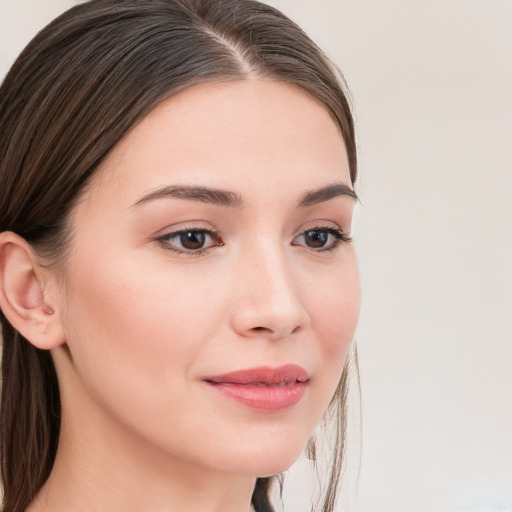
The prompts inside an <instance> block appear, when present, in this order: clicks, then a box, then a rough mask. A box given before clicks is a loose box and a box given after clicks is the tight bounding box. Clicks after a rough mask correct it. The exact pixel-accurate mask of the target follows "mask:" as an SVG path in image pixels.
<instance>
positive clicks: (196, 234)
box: [157, 229, 223, 255]
mask: <svg viewBox="0 0 512 512" xmlns="http://www.w3.org/2000/svg"><path fill="white" fill-rule="evenodd" d="M157 240H158V242H159V244H160V245H161V246H162V247H163V248H164V249H166V250H169V251H172V252H177V253H183V254H191V255H192V254H201V253H202V252H204V251H207V250H208V249H210V248H211V247H215V246H220V245H223V243H222V240H221V239H220V237H219V235H218V233H216V232H214V231H210V230H207V229H186V230H180V231H175V232H173V233H167V234H166V235H164V236H162V237H160V238H158V239H157Z"/></svg>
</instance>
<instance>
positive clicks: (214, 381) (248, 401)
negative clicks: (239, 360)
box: [203, 364, 309, 412]
mask: <svg viewBox="0 0 512 512" xmlns="http://www.w3.org/2000/svg"><path fill="white" fill-rule="evenodd" d="M203 380H204V382H206V384H207V385H209V386H210V387H211V388H212V389H214V390H215V391H217V392H219V393H220V394H222V395H223V396H225V397H227V398H229V399H233V400H235V401H237V402H240V403H242V404H244V405H246V406H249V407H252V408H254V409H258V410H261V411H269V412H277V411H282V410H285V409H288V408H290V407H292V406H293V405H295V404H297V403H298V402H299V401H300V399H301V398H302V396H303V395H304V392H305V390H306V387H307V384H308V381H309V376H308V373H307V372H306V370H305V369H304V368H302V367H301V366H298V365H296V364H287V365H284V366H280V367H278V368H271V367H267V366H262V367H258V368H249V369H246V370H237V371H234V372H230V373H225V374H223V375H215V376H211V377H207V378H205V379H203Z"/></svg>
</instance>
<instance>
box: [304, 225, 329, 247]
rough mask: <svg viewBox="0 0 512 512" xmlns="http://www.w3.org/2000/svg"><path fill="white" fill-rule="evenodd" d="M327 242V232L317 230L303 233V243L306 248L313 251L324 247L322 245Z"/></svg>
mask: <svg viewBox="0 0 512 512" xmlns="http://www.w3.org/2000/svg"><path fill="white" fill-rule="evenodd" d="M328 240H329V233H328V232H327V231H321V230H317V229H312V230H311V231H306V232H305V233H304V242H305V244H306V245H307V246H308V247H312V248H314V249H319V248H321V247H324V245H325V244H326V243H327V242H328Z"/></svg>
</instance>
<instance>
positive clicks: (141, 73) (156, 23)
mask: <svg viewBox="0 0 512 512" xmlns="http://www.w3.org/2000/svg"><path fill="white" fill-rule="evenodd" d="M248 76H255V77H262V78H271V79H274V80H280V81H284V82H288V83H290V84H295V85H298V86H299V87H301V88H302V89H304V90H305V91H307V92H308V93H309V94H311V95H312V96H313V97H315V98H316V99H317V100H318V101H319V102H321V103H323V104H324V105H325V106H326V107H327V108H328V109H329V111H330V113H331V115H332V118H333V120H334V121H335V122H336V123H337V125H338V126H339V129H340V132H341V135H342V137H343V139H344V142H345V145H346V148H347V152H348V157H349V164H350V171H351V178H352V181H353V182H354V181H355V179H356V148H355V139H354V127H353V121H352V116H351V112H350V108H349V103H348V101H347V98H346V94H345V92H344V86H342V85H340V79H339V78H338V75H337V73H336V72H335V70H334V69H333V67H332V66H331V65H330V64H329V61H328V60H327V59H326V57H325V56H324V54H323V53H322V52H321V51H320V50H319V48H318V47H317V46H316V45H315V44H314V43H313V42H312V41H311V40H310V39H309V38H308V37H307V36H306V35H305V34H304V32H303V31H302V30H301V29H300V28H299V27H298V26H297V25H295V24H294V23H293V22H292V21H290V20H289V19H288V18H286V17H285V16H284V15H283V14H282V13H280V12H279V11H277V10H276V9H274V8H272V7H269V6H267V5H264V4H260V3H259V2H257V1H254V0H144V1H140V0H92V1H90V2H87V3H85V4H81V5H78V6H76V7H73V8H72V9H70V10H69V11H67V12H66V13H64V14H63V15H61V16H60V17H58V18H57V19H56V20H54V21H53V22H52V23H51V24H50V25H48V26H47V27H46V28H45V29H44V30H43V31H42V32H40V33H39V34H38V35H37V36H36V37H35V38H34V39H33V40H32V41H31V43H30V44H29V45H28V46H27V47H26V48H25V50H24V51H23V52H22V54H21V55H20V56H19V58H18V59H17V61H16V62H15V63H14V65H13V66H12V68H11V70H10V72H9V73H8V75H7V76H6V78H5V80H4V83H3V85H2V87H1V88H0V134H1V136H0V232H2V231H13V232H15V233H17V234H18V235H20V236H22V237H23V238H25V239H26V240H27V241H28V242H29V243H30V244H31V245H32V246H33V247H34V248H35V250H36V251H38V252H39V254H41V255H44V256H45V258H49V259H51V260H53V261H56V260H58V259H59V258H63V257H65V252H66V247H68V246H69V243H70V233H69V230H68V225H69V222H68V220H69V214H70V212H71V210H72V209H73V206H74V204H75V202H76V198H77V197H78V195H79V193H80V191H81V190H83V187H84V185H85V184H86V183H87V182H88V180H90V178H91V176H92V175H93V174H94V172H95V170H96V169H97V167H98V165H99V164H100V163H101V162H102V160H103V159H104V158H105V156H106V155H107V154H108V153H109V152H110V151H111V150H112V148H113V147H114V146H115V145H116V144H117V143H118V142H119V140H120V139H121V138H122V137H123V136H124V135H125V134H126V133H127V131H128V130H129V129H130V128H132V127H133V126H134V125H135V124H136V123H137V122H138V121H140V120H141V119H142V118H143V117H144V116H146V115H147V114H148V113H149V112H150V111H151V110H152V109H153V108H155V106H156V105H158V104H159V103H160V102H161V101H163V100H164V99H165V98H167V97H169V96H170V95H172V94H176V93H177V92H178V91H180V90H182V89H183V88H185V87H187V86H190V85H192V84H196V83H199V82H205V81H228V80H243V79H244V78H247V77H248ZM343 83H344V82H343V80H341V84H343ZM0 320H1V323H2V335H3V360H2V379H3V382H2V398H1V420H0V450H1V454H0V467H1V480H2V485H3V492H4V495H3V510H4V512H23V511H24V510H25V509H26V507H27V506H28V505H29V503H30V502H31V501H32V500H33V499H34V497H35V496H36V494H37V492H38V491H39V489H40V488H41V486H42V485H43V483H44V482H45V480H46V479H47V478H48V476H49V474H50V472H51V469H52V465H53V463H54V459H55V454H56V451H57V445H58V439H59V429H60V414H61V411H60V399H59V384H58V380H57V376H56V373H55V369H54V365H53V362H52V358H51V355H50V353H49V352H47V351H41V350H38V349H36V348H35V347H34V346H33V345H31V344H30V343H29V342H28V341H27V340H26V339H24V338H23V337H22V336H21V335H20V333H19V332H17V331H16V330H15V329H14V328H13V327H12V326H11V325H10V324H9V322H8V321H7V319H6V318H5V316H4V315H3V314H2V313H1V312H0ZM347 376H348V365H345V370H344V372H343V376H342V378H341V381H340V385H339V387H338V390H337V391H336V394H335V397H334V398H333V401H332V404H331V405H332V406H333V407H335V408H337V417H338V426H339V427H338V434H339V440H338V443H337V446H338V448H337V449H336V450H335V452H334V460H333V464H332V474H331V478H330V483H329V487H328V489H327V493H326V497H325V501H324V504H323V505H322V510H323V511H324V512H328V511H332V510H333V508H334V499H335V495H336V486H337V482H338V477H339V474H340V467H341V461H342V452H343V450H342V441H343V432H344V429H343V421H344V420H345V415H344V413H343V408H344V406H345V401H346V392H347ZM271 481H272V480H271V478H260V479H258V481H257V485H256V488H255V490H254V494H253V504H254V507H255V509H256V510H257V511H258V512H265V511H272V510H273V509H272V506H271V504H270V500H269V497H268V493H269V487H270V484H271Z"/></svg>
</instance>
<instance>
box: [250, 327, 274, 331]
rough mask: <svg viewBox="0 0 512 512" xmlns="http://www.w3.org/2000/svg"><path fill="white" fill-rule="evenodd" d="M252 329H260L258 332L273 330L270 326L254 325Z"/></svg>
mask: <svg viewBox="0 0 512 512" xmlns="http://www.w3.org/2000/svg"><path fill="white" fill-rule="evenodd" d="M252 330H253V331H258V332H261V331H271V329H269V328H268V327H253V328H252Z"/></svg>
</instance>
